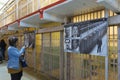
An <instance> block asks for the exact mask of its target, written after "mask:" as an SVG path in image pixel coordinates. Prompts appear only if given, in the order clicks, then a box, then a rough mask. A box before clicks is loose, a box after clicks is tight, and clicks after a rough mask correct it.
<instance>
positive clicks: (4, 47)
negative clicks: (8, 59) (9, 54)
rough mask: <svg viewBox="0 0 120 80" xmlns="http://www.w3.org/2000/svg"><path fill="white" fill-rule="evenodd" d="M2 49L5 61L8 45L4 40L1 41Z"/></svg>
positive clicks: (0, 46)
mask: <svg viewBox="0 0 120 80" xmlns="http://www.w3.org/2000/svg"><path fill="white" fill-rule="evenodd" d="M0 48H1V53H2V56H3V59H5V50H6V43H5V41H4V39H2V40H1V41H0Z"/></svg>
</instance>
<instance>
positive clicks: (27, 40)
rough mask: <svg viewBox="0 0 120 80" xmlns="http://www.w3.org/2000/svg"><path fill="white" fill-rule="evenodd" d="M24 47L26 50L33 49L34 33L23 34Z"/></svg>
mask: <svg viewBox="0 0 120 80" xmlns="http://www.w3.org/2000/svg"><path fill="white" fill-rule="evenodd" d="M24 45H25V46H26V47H28V48H34V47H35V33H34V32H28V33H25V34H24Z"/></svg>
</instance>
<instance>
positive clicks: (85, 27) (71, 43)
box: [64, 18, 107, 54]
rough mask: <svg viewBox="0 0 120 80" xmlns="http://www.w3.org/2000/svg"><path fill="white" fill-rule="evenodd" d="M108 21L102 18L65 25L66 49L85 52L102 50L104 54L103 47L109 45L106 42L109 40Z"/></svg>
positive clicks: (99, 51) (67, 50) (66, 50)
mask: <svg viewBox="0 0 120 80" xmlns="http://www.w3.org/2000/svg"><path fill="white" fill-rule="evenodd" d="M106 21H107V19H105V18H102V19H96V20H91V21H85V22H80V23H74V24H73V23H71V24H68V25H65V28H64V31H65V34H64V36H65V40H64V41H65V45H64V51H65V52H76V53H85V54H92V53H94V54H95V53H96V54H97V53H101V52H102V54H103V53H104V52H103V51H102V47H105V46H106V47H107V44H105V43H106V42H105V41H106V40H107V37H106V36H105V35H107V34H106V33H107V22H106ZM102 45H104V46H102Z"/></svg>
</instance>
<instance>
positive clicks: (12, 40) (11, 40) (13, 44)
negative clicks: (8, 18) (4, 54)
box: [9, 37, 18, 47]
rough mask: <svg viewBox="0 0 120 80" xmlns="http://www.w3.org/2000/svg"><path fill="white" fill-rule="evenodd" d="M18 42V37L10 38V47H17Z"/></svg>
mask: <svg viewBox="0 0 120 80" xmlns="http://www.w3.org/2000/svg"><path fill="white" fill-rule="evenodd" d="M17 41H18V38H17V37H10V38H9V45H10V46H14V47H16V42H17Z"/></svg>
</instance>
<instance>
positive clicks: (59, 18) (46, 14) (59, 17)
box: [43, 12, 64, 23]
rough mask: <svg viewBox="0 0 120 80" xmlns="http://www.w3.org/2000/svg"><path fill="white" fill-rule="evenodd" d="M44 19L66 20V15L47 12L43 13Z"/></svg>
mask: <svg viewBox="0 0 120 80" xmlns="http://www.w3.org/2000/svg"><path fill="white" fill-rule="evenodd" d="M43 19H44V20H48V21H53V22H62V23H63V22H64V17H62V16H56V15H54V14H48V13H46V12H44V13H43Z"/></svg>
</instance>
